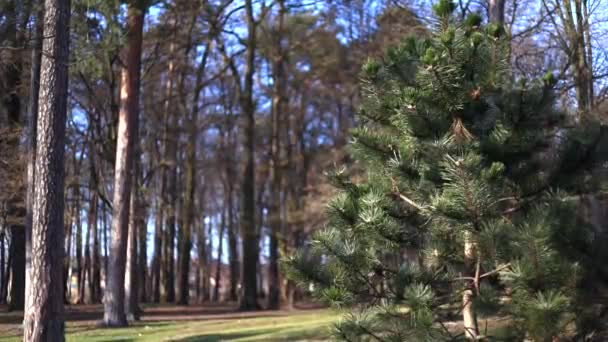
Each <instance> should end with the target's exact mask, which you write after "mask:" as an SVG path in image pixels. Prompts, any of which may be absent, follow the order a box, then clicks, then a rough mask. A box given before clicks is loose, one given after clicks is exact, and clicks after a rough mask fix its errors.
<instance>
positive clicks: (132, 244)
mask: <svg viewBox="0 0 608 342" xmlns="http://www.w3.org/2000/svg"><path fill="white" fill-rule="evenodd" d="M134 134H136V133H134ZM134 166H135V167H134V170H133V176H132V177H133V186H132V187H131V201H130V205H129V233H128V234H129V237H128V241H127V267H126V275H125V285H124V286H125V313H126V315H127V320H129V321H138V320H139V303H138V300H139V292H138V290H139V284H138V283H137V280H138V265H137V235H138V233H139V227H138V223H139V217H138V216H139V215H140V211H139V198H138V197H139V191H138V187H139V184H138V182H139V181H138V178H139V177H138V176H139V161H138V160H136V161H135V162H134Z"/></svg>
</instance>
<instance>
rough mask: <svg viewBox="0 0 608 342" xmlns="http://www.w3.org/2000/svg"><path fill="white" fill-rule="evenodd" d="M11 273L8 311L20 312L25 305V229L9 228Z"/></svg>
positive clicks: (21, 227)
mask: <svg viewBox="0 0 608 342" xmlns="http://www.w3.org/2000/svg"><path fill="white" fill-rule="evenodd" d="M9 254H10V255H11V272H10V286H9V287H10V294H9V300H8V309H9V311H13V310H22V309H23V307H24V303H25V285H26V284H25V227H23V226H21V225H13V226H11V244H10V251H9Z"/></svg>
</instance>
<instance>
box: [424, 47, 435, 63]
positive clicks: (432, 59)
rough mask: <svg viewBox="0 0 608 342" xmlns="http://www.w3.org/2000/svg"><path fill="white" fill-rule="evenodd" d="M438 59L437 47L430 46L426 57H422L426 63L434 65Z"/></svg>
mask: <svg viewBox="0 0 608 342" xmlns="http://www.w3.org/2000/svg"><path fill="white" fill-rule="evenodd" d="M436 59H437V56H436V55H435V49H433V48H432V47H430V48H428V49H426V52H425V54H424V57H422V62H423V63H424V64H429V65H433V64H435V62H436Z"/></svg>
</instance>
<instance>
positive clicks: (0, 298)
mask: <svg viewBox="0 0 608 342" xmlns="http://www.w3.org/2000/svg"><path fill="white" fill-rule="evenodd" d="M5 248H6V247H5V245H4V227H2V228H1V229H0V304H4V303H6V291H5V289H6V285H7V283H8V282H7V279H6V274H7V272H6V260H4V257H5V253H6V250H5Z"/></svg>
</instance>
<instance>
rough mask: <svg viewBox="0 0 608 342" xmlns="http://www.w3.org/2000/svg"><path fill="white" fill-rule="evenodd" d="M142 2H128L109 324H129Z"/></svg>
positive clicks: (106, 307)
mask: <svg viewBox="0 0 608 342" xmlns="http://www.w3.org/2000/svg"><path fill="white" fill-rule="evenodd" d="M138 4H139V2H138V1H134V0H133V1H131V2H129V4H128V14H127V44H128V46H127V51H126V59H125V61H126V66H125V67H124V68H123V69H122V80H121V82H122V83H121V108H120V114H119V121H118V140H117V146H116V166H115V173H114V177H115V180H114V201H113V211H114V213H113V215H112V252H111V253H110V264H109V270H108V277H107V283H106V289H105V292H106V296H105V298H104V301H105V303H104V304H105V305H104V323H105V324H106V325H107V326H126V325H127V319H126V316H125V311H124V307H125V263H126V254H127V240H128V231H129V207H130V199H131V185H132V184H131V183H132V180H133V177H132V174H131V171H132V170H131V169H132V165H133V149H134V148H133V147H134V145H135V140H136V139H137V137H136V136H134V135H133V130H134V128H135V127H136V126H137V125H138V111H139V83H140V72H141V71H140V66H141V52H142V36H143V32H142V31H143V23H144V12H145V9H144V8H141V7H138V6H137V5H138Z"/></svg>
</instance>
